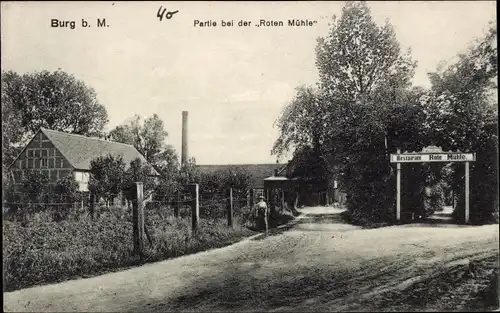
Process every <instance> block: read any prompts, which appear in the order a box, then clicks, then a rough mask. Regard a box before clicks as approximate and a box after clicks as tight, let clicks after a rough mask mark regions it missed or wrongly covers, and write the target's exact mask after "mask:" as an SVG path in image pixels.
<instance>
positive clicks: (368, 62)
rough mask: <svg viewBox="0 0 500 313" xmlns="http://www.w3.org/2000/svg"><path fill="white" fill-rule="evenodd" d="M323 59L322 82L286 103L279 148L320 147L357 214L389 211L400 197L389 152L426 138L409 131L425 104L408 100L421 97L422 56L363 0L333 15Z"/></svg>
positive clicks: (319, 54) (320, 53) (319, 50)
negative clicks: (415, 56)
mask: <svg viewBox="0 0 500 313" xmlns="http://www.w3.org/2000/svg"><path fill="white" fill-rule="evenodd" d="M316 65H317V67H318V70H319V74H320V81H319V90H318V91H317V92H316V93H312V92H304V91H300V92H299V95H301V96H298V97H296V98H297V99H300V100H298V101H297V100H294V101H292V103H291V104H290V105H289V106H288V107H287V108H286V109H285V114H283V115H282V117H281V120H280V122H279V123H278V127H279V128H280V130H281V134H280V137H279V138H278V141H277V142H276V144H275V146H274V148H275V149H274V152H280V151H282V150H284V147H289V146H294V147H296V148H297V147H299V148H300V147H307V146H308V147H311V148H313V151H315V152H316V154H318V155H319V156H320V157H319V159H321V160H322V161H323V164H325V166H326V167H327V171H326V172H327V174H328V177H329V179H330V180H332V178H333V177H332V176H334V177H335V176H338V180H339V187H340V188H341V189H342V190H343V191H345V192H346V193H347V196H348V198H347V201H348V203H347V204H348V208H349V209H350V210H351V211H352V212H353V213H354V214H357V215H359V217H360V219H365V218H368V219H370V220H376V219H379V220H380V219H382V218H385V217H387V216H388V214H387V213H390V210H389V211H388V208H391V206H392V207H393V204H392V203H393V202H394V201H393V198H394V191H393V189H394V188H393V186H394V185H393V179H394V178H393V177H394V175H393V169H391V167H390V165H389V160H388V155H387V154H388V153H389V152H392V150H391V149H393V148H395V146H397V145H399V144H400V143H402V142H403V141H404V140H406V143H405V144H406V145H408V146H418V145H419V144H420V143H418V141H421V140H420V138H417V139H412V138H408V137H407V134H408V133H409V132H410V131H411V130H414V129H417V128H418V125H417V123H415V122H413V121H412V120H411V119H410V120H409V119H408V118H409V117H416V116H417V115H418V114H419V113H418V112H419V109H418V108H417V107H415V105H408V104H407V103H406V101H407V100H408V99H413V100H416V99H415V94H416V91H410V90H409V87H410V84H411V78H412V76H413V73H414V68H415V66H416V63H415V62H413V61H412V60H411V57H410V51H408V52H407V53H406V54H404V55H403V54H402V53H401V49H400V46H399V43H398V41H397V40H396V36H395V32H394V29H393V27H392V26H391V25H390V24H389V23H388V22H387V21H386V23H385V25H383V26H378V25H377V24H376V23H375V22H374V21H373V18H372V17H371V15H370V9H369V8H368V7H367V5H366V4H365V3H364V2H347V4H346V5H345V6H344V8H343V10H342V16H341V17H340V19H338V20H337V18H336V17H334V18H333V23H332V25H331V29H330V31H329V34H328V36H326V37H324V38H319V39H318V43H317V47H316ZM413 103H415V101H413ZM394 113H397V114H396V116H399V117H394V116H393V114H394ZM398 119H400V120H398ZM403 121H405V122H409V124H405V123H403ZM405 136H406V137H405ZM386 142H387V147H386ZM401 148H403V147H401ZM296 151H297V150H296ZM299 152H300V151H299ZM394 152H395V151H394ZM311 155H312V156H313V155H314V154H311ZM315 158H316V159H317V158H318V157H315ZM390 215H392V213H391V214H390Z"/></svg>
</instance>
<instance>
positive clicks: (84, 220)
mask: <svg viewBox="0 0 500 313" xmlns="http://www.w3.org/2000/svg"><path fill="white" fill-rule="evenodd" d="M158 210H162V208H158ZM163 210H164V208H163ZM98 211H100V212H101V213H100V216H99V218H97V219H94V220H90V218H89V217H88V216H86V217H80V218H69V219H68V220H64V221H60V222H54V221H53V217H52V216H51V214H50V210H46V211H43V212H39V213H37V215H36V216H37V218H36V219H35V218H32V219H30V220H29V221H27V222H23V223H20V222H15V221H8V220H6V221H4V225H3V237H4V249H3V266H4V283H5V290H7V291H11V290H16V289H20V288H26V287H30V286H33V285H38V284H48V283H54V282H58V281H63V280H66V279H71V278H76V277H81V276H82V275H84V276H87V275H95V274H99V273H103V272H106V271H109V270H113V269H119V268H123V267H127V266H133V265H137V264H140V263H144V262H149V261H158V260H164V259H167V258H171V257H176V256H180V255H185V254H189V253H194V252H198V251H203V250H206V249H211V248H217V247H222V246H225V245H227V244H230V243H234V242H236V241H238V240H240V239H241V238H243V237H245V236H248V235H251V234H252V233H253V232H252V231H251V230H249V229H247V228H246V227H245V223H246V222H245V216H246V215H245V214H247V215H248V212H247V213H244V214H242V215H235V217H234V222H235V223H234V227H233V228H230V227H228V226H227V219H225V218H223V219H220V218H219V219H208V220H207V219H201V220H200V221H199V231H197V232H196V233H194V234H193V233H192V232H191V221H190V219H189V218H175V217H173V216H172V215H171V214H169V213H168V212H164V213H165V214H162V215H159V214H158V212H157V211H155V210H146V211H145V216H146V217H145V225H146V227H147V229H148V232H149V234H150V235H151V237H152V239H153V245H152V246H151V245H149V243H148V242H147V241H146V243H145V247H146V259H144V260H140V259H139V258H138V257H137V256H134V255H133V252H132V250H133V244H132V224H131V222H130V220H131V217H130V216H131V214H130V212H129V211H128V209H126V208H121V207H112V208H109V209H99V210H98ZM186 211H189V210H186ZM167 215H169V216H167ZM70 217H71V216H70Z"/></svg>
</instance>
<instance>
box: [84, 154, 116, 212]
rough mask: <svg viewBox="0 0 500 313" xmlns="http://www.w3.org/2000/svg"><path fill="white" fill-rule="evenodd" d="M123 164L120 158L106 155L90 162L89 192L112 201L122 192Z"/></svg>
mask: <svg viewBox="0 0 500 313" xmlns="http://www.w3.org/2000/svg"><path fill="white" fill-rule="evenodd" d="M124 178H125V162H124V161H123V158H122V157H121V156H114V155H107V156H105V157H97V158H95V159H94V160H92V161H91V162H90V179H89V185H88V186H89V187H88V188H89V191H90V192H91V193H92V194H94V195H96V196H98V197H102V198H104V199H105V200H106V201H107V202H109V201H112V200H113V199H114V198H115V197H117V196H118V194H119V193H120V191H122V190H123V183H124Z"/></svg>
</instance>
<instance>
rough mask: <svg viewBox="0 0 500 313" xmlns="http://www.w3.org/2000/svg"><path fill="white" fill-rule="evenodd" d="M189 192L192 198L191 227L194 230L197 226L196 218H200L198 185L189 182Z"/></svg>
mask: <svg viewBox="0 0 500 313" xmlns="http://www.w3.org/2000/svg"><path fill="white" fill-rule="evenodd" d="M188 187H189V192H190V193H191V196H192V197H193V199H192V200H191V229H192V230H193V231H196V229H197V228H198V220H199V219H200V199H199V194H200V192H199V185H198V184H189V185H188Z"/></svg>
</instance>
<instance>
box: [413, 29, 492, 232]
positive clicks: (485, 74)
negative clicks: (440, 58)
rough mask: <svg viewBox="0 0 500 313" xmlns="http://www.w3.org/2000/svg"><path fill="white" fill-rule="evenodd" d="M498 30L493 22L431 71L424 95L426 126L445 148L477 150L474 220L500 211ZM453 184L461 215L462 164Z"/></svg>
mask: <svg viewBox="0 0 500 313" xmlns="http://www.w3.org/2000/svg"><path fill="white" fill-rule="evenodd" d="M496 39H497V31H496V27H494V25H493V24H492V25H491V27H490V28H489V30H488V32H487V34H486V35H485V36H484V37H482V38H479V39H478V40H476V42H475V43H474V44H472V45H471V46H470V47H469V48H468V49H467V50H466V51H465V52H464V53H461V54H459V55H458V60H457V61H456V62H454V63H453V64H450V65H449V66H448V67H446V68H444V69H442V70H438V71H436V72H434V73H431V74H430V79H431V83H432V88H431V91H430V92H429V93H427V94H426V95H424V96H422V97H421V99H420V100H421V103H422V106H423V107H424V110H425V111H424V112H425V121H424V122H425V123H424V126H425V129H426V131H427V132H428V134H429V137H430V138H431V139H432V140H433V141H434V142H435V143H436V144H437V145H439V146H441V147H443V149H445V150H460V151H463V152H475V153H476V162H472V163H471V178H470V179H471V195H470V201H471V215H470V217H471V220H474V221H477V222H481V221H485V220H488V219H490V218H491V217H492V213H493V212H495V211H497V212H498V98H497V97H496V95H497V94H498V85H497V79H498V66H497V53H498V52H497V47H496ZM453 169H454V173H455V175H454V179H453V183H452V188H453V189H454V191H455V194H457V195H459V202H458V210H456V212H455V214H456V215H457V217H463V214H464V210H463V209H464V201H463V199H464V189H463V185H464V184H463V179H464V167H463V164H455V165H454V166H453Z"/></svg>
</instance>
